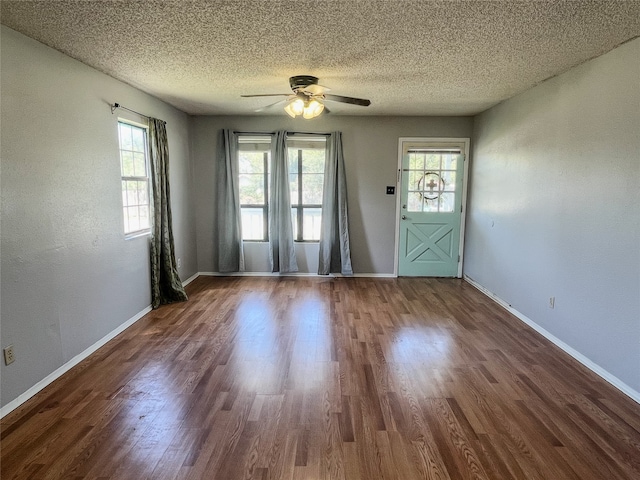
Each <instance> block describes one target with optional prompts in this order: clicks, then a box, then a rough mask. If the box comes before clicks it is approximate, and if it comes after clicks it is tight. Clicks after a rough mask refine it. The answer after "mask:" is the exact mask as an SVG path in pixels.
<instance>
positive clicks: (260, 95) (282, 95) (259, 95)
mask: <svg viewBox="0 0 640 480" xmlns="http://www.w3.org/2000/svg"><path fill="white" fill-rule="evenodd" d="M289 95H291V94H290V93H258V94H256V95H240V96H241V97H244V98H249V97H288V96H289Z"/></svg>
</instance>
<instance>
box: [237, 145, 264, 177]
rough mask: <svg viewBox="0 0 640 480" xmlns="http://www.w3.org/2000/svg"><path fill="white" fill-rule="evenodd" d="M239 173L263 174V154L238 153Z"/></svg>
mask: <svg viewBox="0 0 640 480" xmlns="http://www.w3.org/2000/svg"><path fill="white" fill-rule="evenodd" d="M238 162H239V165H238V171H239V173H261V174H264V152H242V151H241V152H238Z"/></svg>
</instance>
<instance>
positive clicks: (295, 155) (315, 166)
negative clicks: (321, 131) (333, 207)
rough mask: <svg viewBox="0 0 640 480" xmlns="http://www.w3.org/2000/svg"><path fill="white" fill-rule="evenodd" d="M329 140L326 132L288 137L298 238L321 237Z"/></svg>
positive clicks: (308, 239)
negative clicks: (324, 134) (308, 135)
mask: <svg viewBox="0 0 640 480" xmlns="http://www.w3.org/2000/svg"><path fill="white" fill-rule="evenodd" d="M326 143H327V139H326V137H324V136H314V137H298V136H296V137H292V138H288V139H287V152H288V156H289V188H290V192H291V220H292V223H293V238H294V240H296V241H298V242H304V241H316V242H317V241H318V240H320V224H321V221H322V189H323V186H324V163H325V151H326Z"/></svg>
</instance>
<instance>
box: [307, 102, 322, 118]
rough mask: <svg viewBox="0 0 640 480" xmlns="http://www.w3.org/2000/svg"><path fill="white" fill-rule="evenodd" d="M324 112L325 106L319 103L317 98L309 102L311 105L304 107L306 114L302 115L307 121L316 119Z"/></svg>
mask: <svg viewBox="0 0 640 480" xmlns="http://www.w3.org/2000/svg"><path fill="white" fill-rule="evenodd" d="M323 110H324V104H323V103H322V102H319V101H318V100H316V99H315V98H312V99H311V100H309V103H307V105H306V106H305V107H304V112H303V113H302V117H303V118H306V119H310V118H315V117H317V116H318V115H320V114H321V113H322V111H323Z"/></svg>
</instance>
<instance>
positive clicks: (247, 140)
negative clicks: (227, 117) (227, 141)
mask: <svg viewBox="0 0 640 480" xmlns="http://www.w3.org/2000/svg"><path fill="white" fill-rule="evenodd" d="M272 141H273V139H272V137H271V135H249V134H244V135H243V134H241V133H240V134H238V144H237V146H238V148H237V154H238V163H239V162H240V152H241V151H245V152H250V151H258V152H263V162H264V168H265V170H264V173H263V179H262V181H263V185H264V204H248V203H242V201H241V202H240V218H241V221H242V210H243V209H244V208H246V209H249V208H251V209H258V208H261V209H262V219H263V220H262V224H263V225H262V233H263V235H262V238H245V233H246V232H245V229H244V228H243V229H242V241H243V242H258V243H260V242H268V241H269V210H270V206H269V193H270V188H271V186H270V185H269V180H270V176H269V173H270V172H271V143H272ZM239 169H240V167H239V165H238V175H239V176H242V175H245V173H240V171H239Z"/></svg>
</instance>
